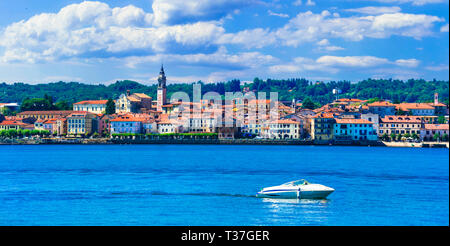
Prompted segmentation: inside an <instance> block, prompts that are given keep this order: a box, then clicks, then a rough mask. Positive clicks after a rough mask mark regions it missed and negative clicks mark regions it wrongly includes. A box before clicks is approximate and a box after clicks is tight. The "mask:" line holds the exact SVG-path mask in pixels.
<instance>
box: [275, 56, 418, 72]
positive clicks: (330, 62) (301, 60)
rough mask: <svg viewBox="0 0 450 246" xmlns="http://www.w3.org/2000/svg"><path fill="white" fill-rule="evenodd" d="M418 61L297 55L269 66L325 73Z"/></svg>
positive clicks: (409, 65)
mask: <svg viewBox="0 0 450 246" xmlns="http://www.w3.org/2000/svg"><path fill="white" fill-rule="evenodd" d="M418 64H419V61H418V60H416V59H399V60H396V61H390V60H388V59H386V58H380V57H374V56H328V55H327V56H321V57H319V58H317V59H316V60H313V59H310V58H305V57H297V58H295V59H293V61H291V62H289V63H284V64H277V65H273V66H270V68H269V70H270V71H271V72H273V73H293V72H301V71H320V72H326V73H331V74H333V73H337V72H339V71H341V70H345V69H357V70H363V71H365V70H367V69H369V68H380V67H386V66H388V67H392V65H394V66H397V67H408V68H413V67H417V66H418Z"/></svg>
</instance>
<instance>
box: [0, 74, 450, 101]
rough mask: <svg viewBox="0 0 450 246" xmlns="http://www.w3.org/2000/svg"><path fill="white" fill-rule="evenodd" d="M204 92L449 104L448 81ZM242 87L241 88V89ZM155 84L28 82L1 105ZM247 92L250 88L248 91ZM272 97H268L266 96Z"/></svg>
mask: <svg viewBox="0 0 450 246" xmlns="http://www.w3.org/2000/svg"><path fill="white" fill-rule="evenodd" d="M197 83H201V84H202V91H203V93H205V92H208V91H216V92H218V93H220V94H224V92H226V91H227V92H228V91H233V92H234V91H239V90H242V89H244V87H248V89H250V90H252V91H264V92H274V91H276V92H278V93H279V99H280V100H292V99H301V100H302V99H305V98H307V97H310V98H311V99H312V100H313V101H315V102H318V103H320V104H325V103H329V102H331V101H332V100H333V99H334V95H333V93H332V91H333V89H335V88H338V89H340V90H341V91H342V94H341V96H340V97H351V98H359V99H370V98H380V99H388V100H392V101H394V102H431V101H432V100H433V94H434V93H435V92H437V93H439V98H440V101H441V102H444V103H446V104H448V100H449V81H437V80H433V81H425V80H413V79H411V80H408V81H401V80H391V79H389V80H383V79H376V80H375V79H367V80H363V81H360V82H357V83H350V82H349V81H338V82H334V81H332V82H326V83H324V82H312V81H308V80H306V79H287V80H275V79H267V80H261V79H258V78H255V79H254V80H253V83H245V84H241V85H240V81H239V80H231V81H228V82H220V83H202V82H197ZM239 85H240V86H239ZM156 89H157V88H156V85H150V86H147V85H143V84H140V83H138V82H135V81H129V80H125V81H117V82H116V83H114V84H110V85H108V86H105V85H90V84H82V83H77V82H56V83H48V84H38V85H30V84H25V83H15V84H6V83H0V102H19V103H20V102H22V101H23V100H24V99H27V98H28V99H29V98H43V97H44V95H48V96H51V97H52V98H53V100H54V101H55V102H58V101H65V102H67V103H69V104H71V103H74V102H77V101H81V100H89V99H90V100H94V99H108V98H113V99H115V98H118V96H119V95H120V94H122V93H125V92H126V91H127V90H130V91H131V93H133V92H142V93H146V94H148V95H149V96H151V97H153V98H155V97H156ZM246 89H247V88H246ZM167 90H168V96H169V98H170V95H171V94H172V93H174V92H176V91H184V92H186V93H188V94H189V95H190V96H191V98H192V83H191V84H169V85H168V88H167ZM267 96H269V94H267Z"/></svg>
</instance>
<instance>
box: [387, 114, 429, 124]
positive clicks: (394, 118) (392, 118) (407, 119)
mask: <svg viewBox="0 0 450 246" xmlns="http://www.w3.org/2000/svg"><path fill="white" fill-rule="evenodd" d="M380 121H381V122H384V123H395V122H400V123H421V122H422V118H421V117H420V116H403V115H387V116H385V117H384V118H381V119H380Z"/></svg>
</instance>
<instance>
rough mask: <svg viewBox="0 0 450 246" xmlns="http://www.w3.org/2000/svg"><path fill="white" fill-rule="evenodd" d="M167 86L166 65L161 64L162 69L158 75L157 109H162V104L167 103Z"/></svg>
mask: <svg viewBox="0 0 450 246" xmlns="http://www.w3.org/2000/svg"><path fill="white" fill-rule="evenodd" d="M166 97H167V88H166V74H165V73H164V67H163V65H161V71H160V72H159V76H158V99H157V110H158V111H162V106H163V105H165V104H166Z"/></svg>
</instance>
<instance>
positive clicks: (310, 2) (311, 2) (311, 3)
mask: <svg viewBox="0 0 450 246" xmlns="http://www.w3.org/2000/svg"><path fill="white" fill-rule="evenodd" d="M306 5H308V6H314V5H316V3H315V2H313V1H312V0H308V1H306Z"/></svg>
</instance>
